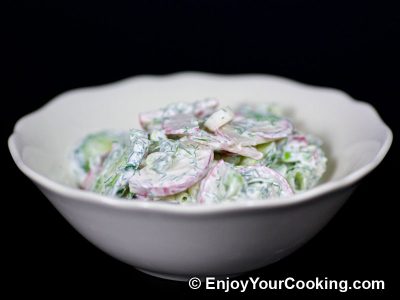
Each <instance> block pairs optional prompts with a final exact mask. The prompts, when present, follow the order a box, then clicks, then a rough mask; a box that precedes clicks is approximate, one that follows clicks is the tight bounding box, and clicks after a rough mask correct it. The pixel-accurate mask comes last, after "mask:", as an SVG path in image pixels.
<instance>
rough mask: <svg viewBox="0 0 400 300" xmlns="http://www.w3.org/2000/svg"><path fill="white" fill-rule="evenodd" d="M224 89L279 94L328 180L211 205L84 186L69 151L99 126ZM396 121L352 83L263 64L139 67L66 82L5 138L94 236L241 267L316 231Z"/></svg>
mask: <svg viewBox="0 0 400 300" xmlns="http://www.w3.org/2000/svg"><path fill="white" fill-rule="evenodd" d="M206 97H217V98H218V99H220V100H221V103H222V105H224V104H229V105H230V106H233V107H234V106H235V105H236V104H239V103H243V102H251V103H256V102H274V103H277V104H278V105H280V106H281V107H283V109H284V110H286V112H287V113H288V114H289V115H290V117H291V118H292V119H293V120H294V122H295V124H296V126H297V127H299V128H300V129H303V130H305V131H306V132H310V133H313V134H316V135H318V136H320V137H321V138H322V140H323V141H324V150H325V151H326V153H327V156H328V158H329V164H328V171H327V173H326V176H325V177H324V178H323V180H322V182H321V183H320V184H319V185H318V186H317V187H315V188H313V189H312V190H310V191H307V192H304V193H301V194H297V195H295V196H292V197H288V198H282V199H271V200H268V201H246V202H241V203H225V204H215V205H181V206H179V205H173V204H168V203H160V202H149V201H148V202H146V201H134V200H133V201H127V200H120V199H113V198H108V197H104V196H101V195H97V194H94V193H91V192H87V191H82V190H79V189H77V188H76V187H75V186H74V184H73V182H74V181H73V180H72V179H71V176H70V175H69V174H70V172H69V165H68V163H69V162H68V156H69V153H70V152H71V150H72V147H74V146H75V145H76V142H77V141H78V140H79V139H80V138H82V137H83V136H85V135H86V134H88V133H91V132H95V131H98V130H102V129H110V128H111V129H112V128H114V129H129V128H139V123H138V117H137V116H138V113H139V112H143V111H147V110H151V109H155V108H159V107H162V106H164V105H166V104H168V103H171V102H176V101H194V100H197V99H202V98H206ZM391 141H392V133H391V131H390V129H389V128H388V127H387V126H386V125H385V124H384V122H383V121H382V120H381V119H380V117H379V115H378V114H377V112H376V111H375V109H374V108H373V107H372V106H371V105H369V104H367V103H364V102H360V101H356V100H354V99H352V98H351V97H349V96H348V95H347V94H345V93H343V92H341V91H338V90H335V89H331V88H321V87H313V86H309V85H305V84H301V83H297V82H294V81H292V80H288V79H284V78H279V77H275V76H267V75H233V76H226V75H211V74H201V73H179V74H173V75H167V76H139V77H134V78H130V79H126V80H122V81H119V82H116V83H112V84H107V85H104V86H99V87H90V88H83V89H77V90H73V91H70V92H66V93H64V94H62V95H60V96H58V97H56V98H55V99H54V100H52V101H50V102H49V103H48V104H46V105H45V106H44V107H42V108H40V109H39V110H37V111H35V112H33V113H31V114H29V115H27V116H25V117H23V118H22V119H20V120H19V121H18V123H17V124H16V126H15V129H14V133H13V134H12V135H11V137H10V139H9V148H10V151H11V154H12V156H13V158H14V160H15V163H16V165H17V166H18V168H19V169H20V170H21V171H22V172H23V173H24V174H25V175H26V176H28V177H29V178H30V179H31V180H32V181H33V182H34V183H35V184H36V185H37V186H38V188H39V189H40V190H41V191H42V192H43V193H44V195H46V197H47V198H48V199H49V200H50V201H51V203H52V204H53V205H54V206H55V207H56V208H57V209H58V210H59V211H60V213H61V214H62V215H63V216H64V217H65V219H66V220H67V221H68V222H69V223H70V224H71V225H72V226H73V227H74V228H75V229H76V230H77V231H78V232H80V233H81V234H82V235H83V236H84V237H85V238H86V239H88V240H89V241H90V242H92V243H93V244H94V245H96V246H97V247H98V248H100V249H102V250H103V251H104V252H106V253H108V254H109V255H111V256H113V257H115V258H117V259H119V260H121V261H123V262H126V263H128V264H130V265H132V266H134V267H136V268H138V269H140V270H142V271H144V272H147V273H150V274H153V275H155V276H159V277H164V278H170V279H178V280H179V279H180V280H185V279H187V278H189V277H191V276H198V277H204V276H226V275H229V276H233V275H235V274H240V273H243V272H246V271H250V270H254V269H257V268H260V267H263V266H266V265H268V264H270V263H272V262H274V261H277V260H279V259H281V258H283V257H285V256H287V255H289V254H290V253H292V252H293V251H295V250H296V249H298V248H299V247H301V246H302V245H304V243H306V242H307V241H308V240H310V239H311V238H312V237H313V236H314V235H315V234H316V233H317V232H318V231H320V230H321V228H323V226H324V225H325V224H327V222H329V220H330V219H331V218H332V217H333V216H334V215H335V213H336V212H337V211H338V210H339V208H340V207H341V206H342V205H343V203H344V202H345V201H346V199H347V198H348V197H349V196H350V194H351V192H352V190H353V189H354V187H355V185H356V184H357V183H358V182H359V181H360V180H361V179H362V178H363V177H364V176H365V175H367V174H368V173H369V172H371V171H372V170H373V169H374V168H375V167H376V166H377V165H378V164H379V163H380V162H381V160H382V159H383V158H384V156H385V154H386V153H387V151H388V149H389V147H390V144H391Z"/></svg>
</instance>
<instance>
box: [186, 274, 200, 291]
mask: <svg viewBox="0 0 400 300" xmlns="http://www.w3.org/2000/svg"><path fill="white" fill-rule="evenodd" d="M200 286H201V280H200V279H199V278H197V277H192V278H190V279H189V287H190V288H191V289H192V290H197V289H198V288H199V287H200Z"/></svg>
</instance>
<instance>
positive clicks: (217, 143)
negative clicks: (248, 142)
mask: <svg viewBox="0 0 400 300" xmlns="http://www.w3.org/2000/svg"><path fill="white" fill-rule="evenodd" d="M184 140H190V141H193V142H196V143H199V144H202V145H206V146H208V147H211V148H212V149H213V150H215V151H226V152H230V153H236V154H240V155H242V156H246V157H250V158H253V159H257V160H258V159H261V158H262V157H263V154H262V153H261V152H260V151H258V150H257V149H256V148H254V147H243V146H242V145H240V144H238V143H236V142H235V140H233V139H230V138H229V137H226V136H223V135H215V134H211V133H208V132H207V131H204V130H200V131H198V132H196V133H194V134H193V135H189V136H186V137H185V138H184Z"/></svg>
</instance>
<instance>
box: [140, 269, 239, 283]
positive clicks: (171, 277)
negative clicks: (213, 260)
mask: <svg viewBox="0 0 400 300" xmlns="http://www.w3.org/2000/svg"><path fill="white" fill-rule="evenodd" d="M136 269H137V270H139V271H140V272H143V273H145V274H147V275H150V276H154V277H158V278H162V279H168V280H174V281H189V279H190V278H192V277H198V278H199V279H200V280H201V281H204V280H205V278H206V277H215V279H226V277H229V278H234V277H237V276H240V275H241V274H243V273H237V274H226V275H217V276H215V275H207V276H195V275H193V276H192V275H176V274H168V273H159V272H153V271H149V270H145V269H140V268H136Z"/></svg>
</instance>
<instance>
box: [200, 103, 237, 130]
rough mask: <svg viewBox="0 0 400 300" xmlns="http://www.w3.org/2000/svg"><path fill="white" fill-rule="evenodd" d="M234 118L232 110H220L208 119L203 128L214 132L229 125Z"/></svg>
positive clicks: (227, 108)
mask: <svg viewBox="0 0 400 300" xmlns="http://www.w3.org/2000/svg"><path fill="white" fill-rule="evenodd" d="M233 117H234V113H233V111H232V109H230V108H229V107H225V108H221V109H219V110H217V111H216V112H215V113H213V114H212V115H211V116H209V117H208V119H207V120H206V122H205V123H204V126H205V127H207V128H208V129H209V130H210V131H215V130H217V129H218V128H220V127H221V126H223V125H225V124H226V123H229V122H230V121H231V120H232V119H233Z"/></svg>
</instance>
